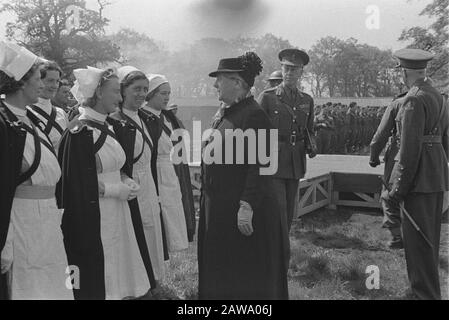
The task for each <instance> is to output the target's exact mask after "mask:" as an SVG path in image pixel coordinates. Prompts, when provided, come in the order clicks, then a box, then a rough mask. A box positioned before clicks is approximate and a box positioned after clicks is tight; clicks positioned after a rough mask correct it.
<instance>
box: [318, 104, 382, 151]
mask: <svg viewBox="0 0 449 320" xmlns="http://www.w3.org/2000/svg"><path fill="white" fill-rule="evenodd" d="M385 108H386V107H361V106H358V105H357V104H356V103H355V102H352V103H351V104H350V105H349V106H348V105H344V104H341V103H331V102H328V103H327V104H324V105H322V106H320V105H317V106H315V119H314V129H315V134H316V143H317V148H318V153H319V154H354V153H355V154H358V153H363V152H364V151H363V150H364V149H365V148H366V147H368V146H369V144H370V141H371V138H372V137H373V135H374V132H376V128H377V127H378V125H379V123H380V120H381V119H382V115H383V113H384V112H385Z"/></svg>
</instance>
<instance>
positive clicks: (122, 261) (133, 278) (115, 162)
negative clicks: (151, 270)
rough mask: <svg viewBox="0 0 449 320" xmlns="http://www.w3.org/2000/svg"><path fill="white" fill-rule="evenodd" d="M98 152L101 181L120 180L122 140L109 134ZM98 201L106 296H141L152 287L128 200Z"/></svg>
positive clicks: (110, 199) (93, 112)
mask: <svg viewBox="0 0 449 320" xmlns="http://www.w3.org/2000/svg"><path fill="white" fill-rule="evenodd" d="M86 114H87V115H86ZM91 114H92V115H94V116H95V114H97V113H96V112H95V111H93V110H92V109H90V108H86V109H85V111H84V112H83V114H82V115H81V116H80V119H83V118H90V119H91V117H90V116H89V115H91ZM110 129H112V128H110ZM92 130H93V137H94V141H97V139H98V137H99V135H100V131H99V130H97V129H92ZM97 155H98V156H99V158H100V161H101V165H102V169H103V171H102V173H100V174H98V181H102V182H104V183H121V177H120V169H121V168H122V166H123V165H124V163H125V160H126V156H125V152H124V151H123V149H122V147H121V146H120V144H119V143H118V142H117V141H116V140H115V139H113V138H111V137H110V136H107V138H106V141H105V143H104V145H103V146H102V147H101V149H100V150H99V151H98V153H97ZM99 205H100V218H101V242H102V244H103V252H104V268H105V270H104V273H105V288H106V299H107V300H119V299H123V298H126V297H139V296H142V295H144V294H145V293H147V292H148V290H149V289H150V282H149V279H148V276H147V272H146V269H145V265H144V263H143V260H142V256H141V255H140V251H139V247H138V244H137V240H136V236H135V233H134V228H133V224H132V219H131V212H130V210H129V206H128V202H127V201H122V200H120V199H118V198H99ZM80 285H82V284H80Z"/></svg>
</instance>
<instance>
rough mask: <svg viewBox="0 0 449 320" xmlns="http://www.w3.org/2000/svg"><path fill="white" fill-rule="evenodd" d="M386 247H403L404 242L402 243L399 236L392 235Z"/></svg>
mask: <svg viewBox="0 0 449 320" xmlns="http://www.w3.org/2000/svg"><path fill="white" fill-rule="evenodd" d="M388 248H390V249H404V244H403V243H402V238H401V237H394V238H393V239H392V240H391V241H390V242H389V243H388Z"/></svg>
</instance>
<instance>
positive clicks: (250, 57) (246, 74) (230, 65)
mask: <svg viewBox="0 0 449 320" xmlns="http://www.w3.org/2000/svg"><path fill="white" fill-rule="evenodd" d="M261 71H262V60H260V58H259V56H258V55H257V54H256V53H254V52H247V53H245V54H244V55H242V56H239V57H237V58H226V59H221V60H220V62H219V63H218V68H217V70H215V71H213V72H211V73H209V77H212V78H216V77H217V75H218V74H219V73H237V74H238V75H239V76H240V77H242V79H243V80H245V82H246V83H247V84H248V85H249V86H250V87H252V86H253V85H254V79H255V78H256V76H258V75H259V74H260V72H261Z"/></svg>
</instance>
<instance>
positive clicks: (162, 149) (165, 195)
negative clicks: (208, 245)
mask: <svg viewBox="0 0 449 320" xmlns="http://www.w3.org/2000/svg"><path fill="white" fill-rule="evenodd" d="M144 108H145V110H146V111H150V112H152V113H154V114H155V115H156V116H157V117H158V118H160V119H161V121H162V123H163V124H164V126H165V128H164V130H162V134H161V137H160V138H159V143H158V155H157V176H158V177H157V178H158V184H159V199H160V201H161V208H162V218H163V224H164V227H165V232H166V235H167V246H168V251H169V252H175V251H181V250H184V249H187V248H188V247H189V241H188V238H187V226H186V220H185V216H184V207H183V204H182V193H181V187H180V186H179V179H178V176H177V175H176V172H175V168H174V166H173V163H172V162H171V160H170V152H171V150H172V149H173V142H172V141H171V139H170V136H169V135H168V134H167V132H166V130H167V128H168V130H169V131H172V130H173V128H172V126H171V124H170V123H169V122H168V121H167V120H164V118H165V117H163V115H162V114H161V112H160V111H157V110H154V109H152V108H150V107H148V106H145V107H144Z"/></svg>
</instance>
